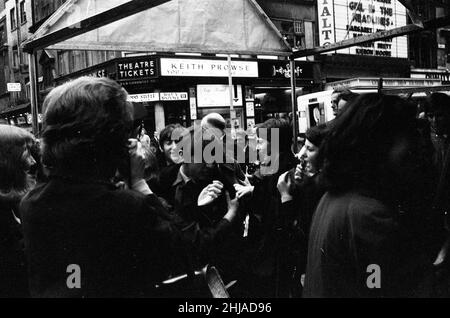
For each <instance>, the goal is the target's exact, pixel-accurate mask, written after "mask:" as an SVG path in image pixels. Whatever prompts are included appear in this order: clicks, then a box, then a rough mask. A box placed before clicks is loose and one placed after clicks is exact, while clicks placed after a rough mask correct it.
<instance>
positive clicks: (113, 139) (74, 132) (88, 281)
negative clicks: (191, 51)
mask: <svg viewBox="0 0 450 318" xmlns="http://www.w3.org/2000/svg"><path fill="white" fill-rule="evenodd" d="M43 108H44V120H43V133H42V143H43V144H42V148H43V153H42V161H43V164H44V165H45V166H46V168H47V170H48V171H49V181H48V182H46V183H43V184H39V185H37V186H36V188H35V189H34V190H33V191H31V192H30V193H29V194H28V195H27V196H26V197H25V198H24V199H23V200H22V203H21V214H22V218H23V229H24V238H25V252H26V255H27V258H28V266H29V280H30V291H31V295H32V296H33V297H141V296H151V295H153V293H154V284H155V282H156V281H160V280H162V279H164V278H166V277H167V276H166V274H167V271H168V270H169V267H170V261H171V259H170V257H169V253H171V252H170V247H171V237H173V236H172V233H173V231H172V228H171V227H170V225H169V223H168V222H167V221H166V219H169V217H168V216H167V214H166V212H165V210H164V209H163V208H162V207H161V204H160V203H159V201H158V199H157V198H156V197H155V196H154V195H153V193H152V191H151V190H150V188H149V187H148V186H147V184H146V182H145V180H144V170H145V160H144V154H143V153H141V152H142V148H141V147H139V143H138V142H137V141H136V140H132V139H129V138H130V137H131V132H132V108H131V105H130V104H129V103H128V102H127V93H126V91H125V90H124V89H123V88H122V87H121V86H120V85H119V84H117V83H116V82H114V81H112V80H110V79H106V78H90V77H83V78H79V79H77V80H75V81H72V82H69V83H66V84H64V85H62V86H59V87H57V88H55V89H54V90H52V91H51V92H50V94H49V95H48V96H47V98H46V99H45V101H44V106H43ZM118 171H120V172H121V174H122V175H123V176H125V177H126V180H127V181H128V180H129V183H130V184H129V187H130V190H120V189H117V188H116V187H115V186H114V184H113V182H112V180H113V179H114V177H115V175H116V174H117V172H118Z"/></svg>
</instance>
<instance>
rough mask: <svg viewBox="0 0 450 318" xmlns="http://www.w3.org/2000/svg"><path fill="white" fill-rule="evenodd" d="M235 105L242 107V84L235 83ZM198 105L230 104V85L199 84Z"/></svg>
mask: <svg viewBox="0 0 450 318" xmlns="http://www.w3.org/2000/svg"><path fill="white" fill-rule="evenodd" d="M232 94H233V106H237V107H242V106H243V101H242V85H233V92H232ZM197 100H198V107H226V106H230V90H229V86H228V85H197Z"/></svg>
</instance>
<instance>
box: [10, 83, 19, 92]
mask: <svg viewBox="0 0 450 318" xmlns="http://www.w3.org/2000/svg"><path fill="white" fill-rule="evenodd" d="M7 88H8V92H20V91H22V85H21V84H20V83H8V84H7Z"/></svg>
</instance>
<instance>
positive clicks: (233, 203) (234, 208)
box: [223, 191, 239, 222]
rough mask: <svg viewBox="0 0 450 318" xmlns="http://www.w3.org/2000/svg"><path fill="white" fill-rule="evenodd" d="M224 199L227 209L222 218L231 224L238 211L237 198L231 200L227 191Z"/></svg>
mask: <svg viewBox="0 0 450 318" xmlns="http://www.w3.org/2000/svg"><path fill="white" fill-rule="evenodd" d="M225 197H226V199H227V207H228V211H227V214H225V216H224V217H223V218H224V219H225V220H228V221H229V222H233V221H234V219H236V217H237V215H238V209H239V200H238V198H237V197H236V198H234V199H233V200H231V198H230V194H229V193H228V191H225Z"/></svg>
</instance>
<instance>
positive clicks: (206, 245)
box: [0, 77, 450, 298]
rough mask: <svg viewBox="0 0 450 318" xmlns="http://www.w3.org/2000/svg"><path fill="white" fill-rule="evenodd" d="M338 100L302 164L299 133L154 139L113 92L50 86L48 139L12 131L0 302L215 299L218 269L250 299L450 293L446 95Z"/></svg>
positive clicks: (111, 88) (219, 132) (0, 205)
mask: <svg viewBox="0 0 450 318" xmlns="http://www.w3.org/2000/svg"><path fill="white" fill-rule="evenodd" d="M332 99H333V110H334V112H335V115H336V118H335V119H334V120H332V121H330V122H328V123H325V124H321V125H319V126H315V127H311V128H310V129H309V130H308V131H307V132H306V135H305V138H304V143H303V146H302V148H301V150H300V152H299V153H296V152H295V151H294V150H295V148H296V147H293V142H294V141H293V131H292V126H291V123H290V121H289V119H275V118H272V119H269V120H267V121H266V122H264V123H262V124H258V125H257V126H256V127H255V128H254V129H252V130H251V131H250V132H249V133H247V134H243V135H239V134H238V135H237V136H233V138H231V137H230V133H229V131H228V130H227V127H226V121H225V120H224V118H223V117H222V116H220V115H219V114H216V113H211V114H209V115H207V116H205V117H204V118H203V119H202V121H201V123H199V125H197V126H198V127H196V126H194V127H183V126H181V125H179V124H172V125H168V126H167V127H165V128H164V129H163V130H162V131H160V132H158V133H157V134H155V136H148V134H147V132H146V131H145V130H144V129H143V127H142V122H141V121H140V120H138V119H136V118H135V117H134V116H133V105H132V104H131V103H129V102H128V101H127V92H126V91H125V90H124V89H123V88H122V87H121V86H120V85H119V84H117V83H116V82H114V81H112V80H110V79H106V78H91V77H82V78H79V79H77V80H74V81H71V82H68V83H66V84H63V85H62V86H59V87H57V88H55V89H53V90H52V91H51V92H50V93H49V95H48V96H47V97H46V99H45V102H44V105H43V110H44V116H43V131H42V134H41V135H40V136H38V138H36V137H35V136H33V135H32V134H30V133H28V132H26V131H24V130H23V129H20V128H17V127H12V126H8V125H0V254H1V258H0V297H205V296H208V295H209V296H210V294H208V291H205V290H204V289H205V288H206V289H207V284H206V283H205V284H203V285H202V282H201V280H202V279H207V278H205V276H201V275H198V273H202V269H204V268H205V266H207V265H208V266H210V267H211V266H213V267H214V268H215V269H217V272H218V273H219V274H220V279H221V281H222V282H223V285H224V288H226V291H225V293H228V294H229V295H231V297H238V298H299V297H440V296H450V278H449V277H450V275H446V273H447V272H448V270H450V268H449V267H448V260H447V258H446V257H445V256H446V250H445V247H447V248H448V243H446V240H447V237H448V227H447V220H446V217H447V211H448V208H449V205H450V200H449V199H450V182H449V179H450V177H449V176H450V174H449V172H448V170H449V169H448V168H449V167H448V166H449V160H450V152H449V149H450V147H449V135H450V97H449V96H448V95H446V94H442V93H434V94H432V95H431V96H430V97H429V98H428V100H427V103H426V107H425V110H424V112H425V113H426V116H423V115H421V116H419V115H418V109H417V105H415V104H413V103H411V102H410V101H406V100H404V99H402V98H400V97H397V96H385V95H382V94H377V93H373V94H361V95H356V94H354V93H351V92H350V91H342V92H336V94H333V98H332ZM230 140H231V144H230V142H229V141H230ZM295 142H296V141H295ZM198 149H200V151H198ZM206 153H209V154H210V155H211V156H210V157H211V158H213V159H212V160H211V158H209V157H208V156H205V154H206ZM199 154H200V155H199ZM443 247H444V249H442V248H443ZM437 270H439V273H437ZM199 280H200V283H199ZM205 286H206V287H205ZM225 286H226V287H225Z"/></svg>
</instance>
